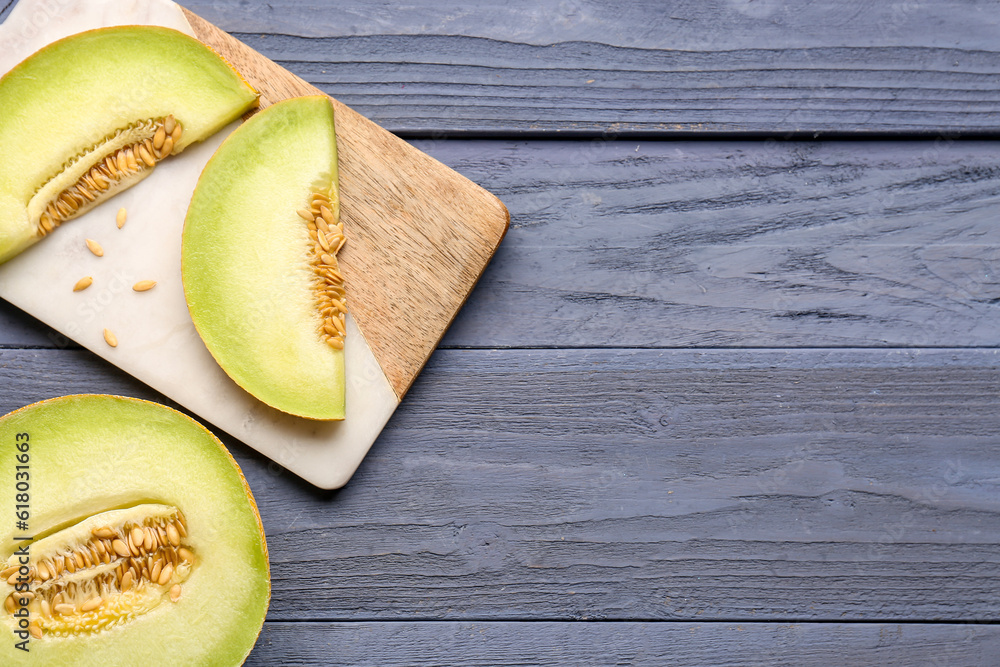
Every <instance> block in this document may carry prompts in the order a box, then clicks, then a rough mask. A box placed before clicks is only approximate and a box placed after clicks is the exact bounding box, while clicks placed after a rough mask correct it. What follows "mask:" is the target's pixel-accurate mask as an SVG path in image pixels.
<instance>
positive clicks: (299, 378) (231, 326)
mask: <svg viewBox="0 0 1000 667" xmlns="http://www.w3.org/2000/svg"><path fill="white" fill-rule="evenodd" d="M317 189H321V190H324V191H326V192H327V193H329V194H330V195H331V197H332V198H336V197H337V145H336V138H335V132H334V116H333V107H332V105H331V104H330V100H329V98H327V97H326V96H308V97H298V98H293V99H290V100H286V101H284V102H280V103H278V104H275V105H274V106H271V107H268V108H267V109H265V110H263V111H261V112H259V113H258V114H257V115H255V116H254V117H252V118H251V119H249V120H248V121H247V122H245V123H244V124H243V125H242V126H240V127H239V128H238V129H237V130H236V131H235V132H233V133H232V134H231V135H230V136H229V137H227V138H226V140H225V141H224V142H223V143H222V145H221V146H220V147H219V149H218V150H217V151H216V153H215V155H214V156H213V157H212V159H211V160H210V161H209V162H208V164H207V165H206V166H205V169H204V171H203V172H202V175H201V178H200V179H199V180H198V185H197V187H196V188H195V192H194V196H193V197H192V199H191V205H190V207H189V208H188V214H187V218H186V220H185V225H184V234H183V240H182V249H181V255H182V262H181V264H182V267H181V274H182V278H183V282H184V293H185V296H186V299H187V303H188V309H189V311H190V313H191V318H192V320H193V321H194V324H195V327H196V328H197V330H198V333H199V334H200V335H201V338H202V340H203V341H204V342H205V345H206V347H207V348H208V350H209V352H211V353H212V356H214V357H215V359H216V361H218V363H219V365H220V366H221V367H222V368H223V369H224V370H225V371H226V373H227V374H228V375H229V376H230V377H231V378H232V379H233V380H234V381H235V382H236V383H237V384H238V385H240V386H241V387H243V388H244V389H245V390H246V391H248V392H249V393H250V394H252V395H253V396H255V397H256V398H257V399H259V400H260V401H262V402H264V403H266V404H267V405H270V406H271V407H274V408H277V409H278V410H281V411H284V412H287V413H290V414H293V415H297V416H300V417H307V418H310V419H323V420H336V419H343V417H344V407H345V406H344V396H345V379H344V352H343V350H336V349H333V348H331V347H330V346H329V345H327V344H326V343H325V342H324V341H323V339H322V337H321V333H320V327H321V325H322V320H321V318H320V315H319V314H318V312H317V308H316V297H315V294H314V291H313V284H314V283H313V281H314V277H313V272H312V269H311V268H310V266H309V262H310V259H311V258H312V253H313V250H312V248H313V242H312V240H311V239H310V237H309V232H308V228H307V226H306V223H305V221H304V220H303V219H302V218H300V217H299V216H298V214H297V213H296V211H298V210H299V209H302V208H305V207H307V206H308V202H309V198H310V195H311V193H312V192H314V191H316V190H317Z"/></svg>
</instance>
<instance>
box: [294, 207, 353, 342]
mask: <svg viewBox="0 0 1000 667" xmlns="http://www.w3.org/2000/svg"><path fill="white" fill-rule="evenodd" d="M334 210H335V205H334V204H333V203H332V202H331V201H330V198H329V197H328V196H327V195H326V194H324V193H322V192H316V193H313V195H312V196H311V197H310V202H309V207H308V208H303V209H301V210H299V211H298V214H299V217H301V218H302V219H303V220H305V221H306V223H307V224H308V225H309V237H310V238H311V239H312V240H313V244H314V245H313V257H312V260H311V261H310V263H309V264H310V266H311V267H312V269H313V274H314V278H313V293H314V295H315V298H316V309H317V310H318V311H319V314H320V318H321V324H320V337H321V338H322V339H323V340H324V341H325V342H326V343H327V345H329V346H330V347H332V348H334V349H337V350H342V349H344V336H345V335H346V333H347V328H346V325H345V321H346V320H345V318H346V314H347V292H346V290H345V288H344V276H343V275H341V273H340V271H339V270H338V265H337V260H336V255H337V253H338V252H340V249H341V248H342V247H344V243H345V242H346V240H347V238H346V237H345V236H344V223H342V222H339V221H337V219H336V217H335V216H334V214H333V211H334Z"/></svg>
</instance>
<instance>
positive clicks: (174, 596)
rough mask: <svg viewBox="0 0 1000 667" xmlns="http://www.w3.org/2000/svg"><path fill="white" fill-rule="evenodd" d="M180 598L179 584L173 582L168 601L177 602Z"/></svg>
mask: <svg viewBox="0 0 1000 667" xmlns="http://www.w3.org/2000/svg"><path fill="white" fill-rule="evenodd" d="M180 599H181V585H180V584H174V585H173V586H171V587H170V601H171V602H177V601H178V600H180Z"/></svg>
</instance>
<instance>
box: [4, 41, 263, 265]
mask: <svg viewBox="0 0 1000 667" xmlns="http://www.w3.org/2000/svg"><path fill="white" fill-rule="evenodd" d="M256 99H257V94H256V92H255V91H254V90H253V89H252V88H250V86H248V85H247V84H246V82H245V81H243V79H242V78H241V77H240V75H239V74H238V73H237V72H236V71H235V70H233V69H232V68H231V67H230V66H229V65H228V64H227V63H226V62H225V61H224V60H222V59H221V58H220V57H219V56H218V55H216V54H215V53H214V52H213V51H212V50H211V49H209V48H208V47H207V46H205V45H204V44H202V43H201V42H199V41H197V40H196V39H194V38H192V37H189V36H187V35H185V34H183V33H181V32H178V31H176V30H170V29H167V28H158V27H149V26H125V27H114V28H100V29H98V30H91V31H88V32H83V33H79V34H77V35H73V36H70V37H67V38H65V39H62V40H60V41H57V42H54V43H52V44H50V45H49V46H46V47H45V48H43V49H42V50H40V51H38V52H37V53H35V54H34V55H32V56H30V57H29V58H28V59H26V60H25V61H23V62H22V63H20V64H19V65H18V66H17V67H15V68H14V69H13V70H11V71H10V72H8V73H7V74H6V75H5V76H4V77H3V79H0V156H3V159H2V160H0V261H6V260H7V259H9V258H11V257H13V256H14V255H16V254H17V253H19V252H20V251H22V250H23V249H24V248H26V247H28V246H29V245H31V244H32V243H34V242H36V241H37V240H38V239H39V236H38V234H37V224H38V214H39V213H40V211H38V210H37V207H38V202H36V204H35V206H34V207H33V208H35V209H36V210H34V211H32V213H31V214H29V211H28V205H29V202H30V201H31V200H32V198H33V197H34V195H35V193H36V192H37V191H38V190H39V189H40V188H41V187H42V186H43V185H45V184H46V183H47V182H50V181H51V179H53V178H56V179H58V175H59V174H60V173H64V172H63V170H64V168H65V167H66V166H67V162H68V161H70V160H74V159H76V158H77V157H78V156H81V155H84V156H87V154H88V151H90V150H91V149H92V148H93V147H94V146H96V145H99V144H100V143H101V142H102V141H103V140H105V139H106V138H108V137H109V136H112V135H114V133H115V132H116V131H117V130H120V129H122V128H124V127H127V126H129V125H130V124H133V123H136V122H140V121H145V120H149V119H157V118H161V119H162V118H165V117H166V116H168V115H170V114H173V116H174V117H175V118H176V119H177V120H178V121H179V122H180V124H181V125H182V127H183V135H182V137H181V140H180V142H179V143H178V145H177V146H175V147H174V151H173V152H174V153H177V152H179V151H181V150H183V148H184V147H185V146H187V145H189V144H191V143H193V142H196V141H201V140H202V139H205V138H206V137H208V136H210V135H211V134H213V133H215V132H216V131H218V130H219V129H221V128H222V127H224V126H225V125H226V124H228V123H230V122H232V121H233V120H235V119H237V118H239V116H240V114H242V113H243V112H244V111H246V110H247V109H249V108H250V107H252V106H253V105H254V104H255V102H256ZM100 157H101V156H96V155H92V156H89V157H84V158H81V159H84V160H88V159H91V158H93V159H94V160H96V159H100ZM137 180H138V179H137ZM72 182H75V178H74V179H72V180H71V181H70V182H69V183H66V186H67V187H68V186H69V185H71V184H72Z"/></svg>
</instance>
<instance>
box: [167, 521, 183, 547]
mask: <svg viewBox="0 0 1000 667" xmlns="http://www.w3.org/2000/svg"><path fill="white" fill-rule="evenodd" d="M167 540H168V541H169V542H170V545H171V546H174V547H179V546H180V545H181V536H180V533H178V532H177V529H176V528H175V527H174V524H172V523H168V524H167Z"/></svg>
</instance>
